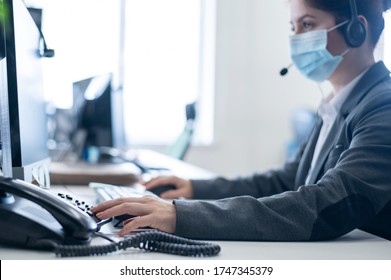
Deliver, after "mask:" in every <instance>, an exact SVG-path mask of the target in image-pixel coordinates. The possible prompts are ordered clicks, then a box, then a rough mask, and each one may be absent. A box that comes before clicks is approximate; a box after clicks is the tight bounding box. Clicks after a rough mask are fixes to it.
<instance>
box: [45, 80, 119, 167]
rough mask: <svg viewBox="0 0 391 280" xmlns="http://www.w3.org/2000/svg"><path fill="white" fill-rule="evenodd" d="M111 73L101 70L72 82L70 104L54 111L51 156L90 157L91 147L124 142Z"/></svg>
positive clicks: (74, 158)
mask: <svg viewBox="0 0 391 280" xmlns="http://www.w3.org/2000/svg"><path fill="white" fill-rule="evenodd" d="M112 77H113V75H112V73H104V74H98V75H96V76H93V77H90V78H87V79H83V80H80V81H76V82H74V83H73V105H72V107H71V108H70V109H56V112H55V115H54V120H55V125H54V127H55V131H54V133H53V138H54V140H55V143H56V146H57V148H58V149H57V151H56V152H55V153H53V156H52V157H53V159H55V160H65V161H67V160H70V161H73V160H80V159H83V160H89V155H88V151H90V148H99V147H116V148H123V147H125V146H126V141H125V137H124V135H125V133H124V129H123V120H122V118H123V116H122V97H121V93H120V92H119V91H118V92H117V91H115V90H113V87H112ZM62 147H63V148H65V150H64V149H62Z"/></svg>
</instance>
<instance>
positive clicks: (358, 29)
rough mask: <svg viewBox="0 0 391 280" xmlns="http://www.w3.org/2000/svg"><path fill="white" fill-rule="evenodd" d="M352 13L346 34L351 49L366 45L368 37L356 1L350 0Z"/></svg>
mask: <svg viewBox="0 0 391 280" xmlns="http://www.w3.org/2000/svg"><path fill="white" fill-rule="evenodd" d="M350 11H351V14H352V16H351V18H350V20H349V22H348V23H347V26H346V29H345V32H344V35H345V40H346V43H347V44H348V45H349V46H350V47H352V48H358V47H360V46H361V45H362V44H363V43H364V41H365V38H366V37H367V29H366V28H365V25H364V23H363V22H362V21H361V20H360V19H359V17H358V13H357V5H356V0H350Z"/></svg>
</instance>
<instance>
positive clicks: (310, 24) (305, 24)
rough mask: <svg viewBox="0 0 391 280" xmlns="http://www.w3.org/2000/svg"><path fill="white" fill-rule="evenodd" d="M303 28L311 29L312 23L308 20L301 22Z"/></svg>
mask: <svg viewBox="0 0 391 280" xmlns="http://www.w3.org/2000/svg"><path fill="white" fill-rule="evenodd" d="M302 26H303V29H304V30H308V29H311V28H312V27H313V26H314V25H313V24H312V23H310V22H303V24H302Z"/></svg>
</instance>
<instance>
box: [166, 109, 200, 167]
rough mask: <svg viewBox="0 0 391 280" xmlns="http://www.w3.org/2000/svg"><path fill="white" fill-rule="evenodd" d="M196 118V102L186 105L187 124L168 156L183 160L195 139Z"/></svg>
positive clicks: (169, 149)
mask: <svg viewBox="0 0 391 280" xmlns="http://www.w3.org/2000/svg"><path fill="white" fill-rule="evenodd" d="M195 118H196V102H193V103H189V104H187V105H186V124H185V127H184V129H183V131H182V133H181V134H180V135H179V137H178V138H177V139H176V140H175V142H174V143H173V144H172V145H171V146H170V147H168V149H167V151H166V152H165V154H166V155H168V156H170V157H173V158H176V159H180V160H183V159H184V158H185V156H186V153H187V151H188V150H189V147H190V144H191V140H192V138H193V131H194V122H195Z"/></svg>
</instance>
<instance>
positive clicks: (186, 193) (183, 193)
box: [144, 176, 193, 199]
mask: <svg viewBox="0 0 391 280" xmlns="http://www.w3.org/2000/svg"><path fill="white" fill-rule="evenodd" d="M144 185H145V187H146V189H147V190H152V191H153V189H154V188H156V187H159V186H162V185H172V186H175V189H173V190H168V191H165V192H163V193H162V194H161V195H160V197H161V198H166V199H174V198H178V197H184V198H192V197H193V187H192V185H191V182H190V180H185V179H182V178H179V177H176V176H159V177H156V178H153V179H151V180H150V181H148V182H146V183H145V184H144Z"/></svg>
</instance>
